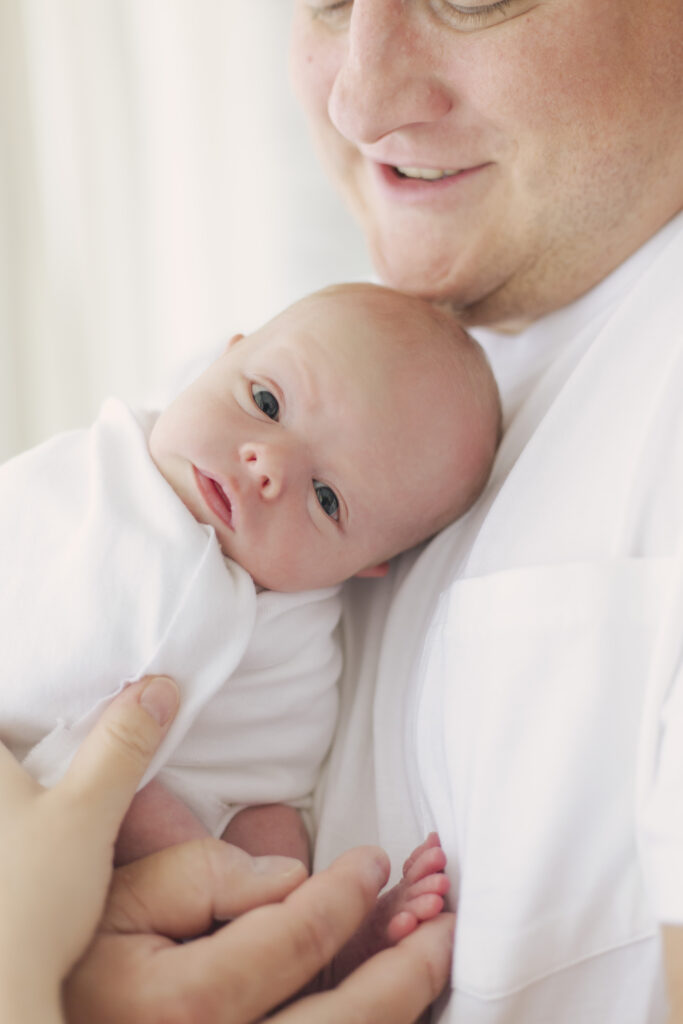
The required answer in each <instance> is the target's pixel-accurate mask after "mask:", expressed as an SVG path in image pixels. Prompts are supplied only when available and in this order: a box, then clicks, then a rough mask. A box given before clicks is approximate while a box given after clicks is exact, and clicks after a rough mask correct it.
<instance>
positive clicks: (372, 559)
mask: <svg viewBox="0 0 683 1024" xmlns="http://www.w3.org/2000/svg"><path fill="white" fill-rule="evenodd" d="M398 316H400V314H398ZM398 326H399V321H398V319H397V323H396V327H397V328H398ZM378 332H381V333H382V334H383V336H385V338H386V342H387V343H386V344H378ZM392 332H393V325H392V322H391V317H388V316H387V315H386V314H384V315H383V317H382V318H381V321H380V322H379V323H378V322H377V321H376V320H375V319H373V317H372V316H369V315H368V311H367V310H363V309H359V304H358V302H356V301H350V300H349V299H348V298H344V297H337V296H327V297H325V298H322V297H317V296H314V297H312V298H311V299H308V300H304V301H303V302H302V303H299V304H297V305H296V306H294V307H292V309H290V310H288V311H286V312H285V313H284V314H281V315H280V316H279V317H277V318H276V319H275V320H273V321H271V322H270V323H268V324H266V325H265V326H264V327H262V328H260V329H259V330H258V331H256V332H255V333H254V334H252V335H250V336H249V337H248V338H241V337H239V336H238V337H237V338H235V339H233V341H232V342H231V343H230V345H229V346H228V348H227V350H226V351H225V352H224V353H223V355H222V356H220V357H219V359H218V360H216V362H215V363H213V364H212V366H210V367H209V369H208V370H207V371H206V372H205V373H204V374H203V375H202V376H201V377H199V378H198V380H196V381H195V382H194V384H192V385H191V386H190V387H189V388H188V389H187V390H186V391H185V392H183V394H181V395H180V396H179V398H178V399H176V401H175V402H174V403H173V404H172V405H171V406H170V407H169V408H168V409H167V410H166V411H165V412H164V413H162V415H161V416H160V417H159V420H158V421H157V423H156V425H155V428H154V430H153V433H152V436H151V439H150V451H151V454H152V457H153V459H154V461H155V462H156V464H157V466H158V467H159V469H160V471H161V472H162V474H163V475H164V476H165V478H166V479H167V481H168V482H169V483H170V485H171V486H172V487H173V489H174V490H175V491H176V493H177V494H178V495H179V497H180V498H181V499H182V501H183V502H184V503H185V505H186V506H187V508H188V509H189V510H190V512H191V513H192V514H193V515H194V516H195V518H196V519H198V520H199V521H200V522H202V523H206V524H208V525H210V526H212V527H214V529H215V531H216V534H217V537H218V540H219V542H220V545H221V547H222V549H223V551H224V552H225V554H227V555H229V556H230V557H231V558H233V559H234V560H235V561H236V562H238V563H239V564H240V565H242V566H243V567H244V568H245V569H246V570H247V571H248V572H249V573H250V574H251V576H252V577H253V578H254V581H255V582H256V583H257V584H260V585H261V586H263V587H267V588H268V589H272V590H285V591H295V590H302V589H308V588H316V587H321V586H328V585H331V584H333V583H337V582H340V581H341V580H343V579H347V578H348V577H350V576H352V575H354V574H356V573H358V572H359V571H363V570H370V569H372V567H374V566H375V565H376V564H377V563H378V562H379V561H381V560H382V559H383V558H385V557H386V556H387V554H393V553H394V552H396V551H398V550H401V549H403V548H405V547H409V546H410V545H411V544H413V543H415V542H416V540H418V539H420V538H421V537H422V536H424V530H422V531H421V530H420V528H419V527H418V530H417V532H416V529H415V524H416V523H419V522H421V521H424V520H425V517H430V516H431V515H432V513H433V509H434V508H435V507H437V506H439V505H442V504H443V503H444V501H445V500H447V499H446V494H445V491H446V487H445V484H444V481H443V479H442V478H443V476H444V470H445V468H446V466H447V465H448V463H450V462H452V457H453V456H452V453H444V452H442V451H439V450H438V449H440V448H443V445H439V441H440V437H441V431H440V424H441V421H442V420H445V419H449V420H451V419H452V417H453V415H455V413H454V412H452V411H450V410H449V405H450V398H451V396H450V395H449V394H447V393H446V394H445V393H443V392H442V391H441V390H440V387H441V383H440V379H439V374H438V371H436V372H435V371H432V372H428V373H422V372H421V367H419V366H416V367H412V365H408V362H407V360H406V359H405V358H403V359H400V360H396V359H394V358H393V356H392V354H391V353H392V351H393V346H392V344H391V342H392ZM439 405H441V406H443V410H442V412H441V413H440V414H435V412H434V410H435V409H436V408H438V407H439ZM458 415H460V414H458ZM450 426H452V424H451V423H449V427H450ZM465 429H467V428H466V426H465V424H463V430H465ZM451 435H452V430H451Z"/></svg>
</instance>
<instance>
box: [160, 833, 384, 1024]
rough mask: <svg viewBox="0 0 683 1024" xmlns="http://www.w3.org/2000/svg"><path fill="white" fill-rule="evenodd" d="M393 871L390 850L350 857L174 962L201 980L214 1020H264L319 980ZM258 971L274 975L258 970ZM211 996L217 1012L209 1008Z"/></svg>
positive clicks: (180, 952) (184, 950)
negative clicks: (281, 1005)
mask: <svg viewBox="0 0 683 1024" xmlns="http://www.w3.org/2000/svg"><path fill="white" fill-rule="evenodd" d="M388 872H389V864H388V859H387V857H386V854H385V853H384V852H383V851H382V850H379V849H377V848H375V847H360V848H357V849H354V850H350V851H349V852H348V853H346V854H344V855H343V856H341V857H340V858H339V859H338V860H336V861H335V863H334V864H333V865H332V866H331V867H329V868H328V869H327V870H325V871H321V872H320V873H319V874H317V875H314V876H313V877H312V878H309V879H307V880H306V881H305V882H304V883H303V884H302V885H300V886H299V887H298V888H297V889H295V890H294V892H292V893H291V894H290V895H289V896H288V897H287V898H286V899H285V900H284V902H283V903H280V904H276V905H271V906H264V907H261V908H260V909H257V910H254V911H252V912H251V913H250V914H247V915H246V916H245V917H242V918H239V919H238V920H236V921H233V922H232V924H229V925H227V926H226V927H225V928H223V929H221V931H219V932H216V934H215V935H212V936H210V937H208V938H205V939H198V940H197V941H196V942H194V943H192V944H191V945H190V946H183V947H181V948H177V949H175V950H171V951H170V952H169V954H168V955H169V956H177V957H178V958H179V964H180V962H181V960H180V958H181V957H182V969H183V970H184V971H185V972H186V974H187V976H192V977H193V978H194V979H195V982H196V985H197V998H198V1000H199V999H201V1001H202V1006H203V1010H204V1012H205V1014H206V1019H207V1020H208V1019H210V1020H211V1021H212V1022H213V1024H230V1022H233V1021H243V1020H244V1021H248V1020H259V1019H260V1018H261V1017H262V1016H263V1014H265V1013H266V1012H267V1011H268V1010H269V1009H271V1008H272V1007H273V1006H277V1005H278V1004H280V1003H282V1002H284V1001H285V1000H286V999H288V998H290V997H291V996H293V995H294V994H295V993H296V992H298V991H299V989H301V988H302V987H303V986H304V985H305V984H306V983H307V982H309V981H310V980H311V979H312V978H313V977H315V975H316V974H317V973H318V972H319V971H320V970H322V968H323V967H324V966H325V965H326V964H327V963H328V961H329V960H331V958H332V957H333V956H334V954H335V953H336V952H337V951H338V950H339V949H340V948H341V947H342V946H343V945H344V944H345V943H346V942H347V941H348V939H349V938H350V937H351V935H352V934H353V933H354V932H355V930H356V929H357V928H358V926H359V925H360V923H361V922H362V920H363V919H364V918H365V916H366V915H367V914H368V913H369V912H370V911H371V910H372V908H373V907H374V905H375V901H376V899H377V896H378V893H379V892H380V890H381V889H382V887H383V886H384V884H385V882H386V880H387V876H388ZM254 964H263V965H264V966H265V967H267V970H266V971H265V973H263V972H260V971H255V970H254ZM179 969H180V968H179ZM217 977H219V978H220V979H221V984H220V986H218V985H217V984H216V978H217ZM209 992H210V993H211V998H212V1005H211V1007H209V1008H207V1006H206V999H207V994H208V993H209ZM201 1019H203V1018H201Z"/></svg>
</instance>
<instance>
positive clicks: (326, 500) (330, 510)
mask: <svg viewBox="0 0 683 1024" xmlns="http://www.w3.org/2000/svg"><path fill="white" fill-rule="evenodd" d="M313 489H314V490H315V496H316V498H317V499H318V501H319V502H320V507H321V508H322V510H323V512H324V513H325V514H326V515H328V516H329V517H330V519H339V498H338V497H337V495H336V494H335V493H334V491H333V490H332V488H331V487H328V486H327V484H321V483H320V481H319V480H314V481H313Z"/></svg>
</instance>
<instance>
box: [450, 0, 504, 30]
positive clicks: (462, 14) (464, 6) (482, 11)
mask: <svg viewBox="0 0 683 1024" xmlns="http://www.w3.org/2000/svg"><path fill="white" fill-rule="evenodd" d="M511 4H512V0H498V2H497V3H476V2H467V0H462V2H461V3H456V2H455V0H432V5H433V6H434V7H437V8H438V9H439V11H440V13H442V14H444V15H445V16H446V17H449V18H450V19H451V20H452V21H453V23H454V24H455V26H456V27H460V28H482V27H484V26H485V25H488V24H495V23H496V22H497V21H502V20H503V19H504V17H505V15H506V14H507V13H508V9H509V8H510V6H511Z"/></svg>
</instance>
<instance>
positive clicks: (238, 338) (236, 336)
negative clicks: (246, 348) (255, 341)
mask: <svg viewBox="0 0 683 1024" xmlns="http://www.w3.org/2000/svg"><path fill="white" fill-rule="evenodd" d="M243 337H244V335H243V334H233V336H232V338H231V339H230V341H229V342H228V344H227V345H226V346H225V348H226V351H227V350H228V349H229V348H232V346H233V345H234V344H235V342H237V341H241V340H242V338H243Z"/></svg>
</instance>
